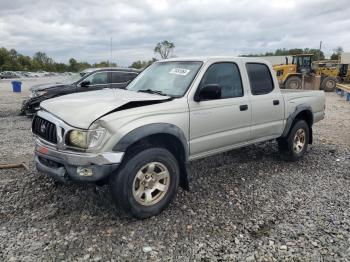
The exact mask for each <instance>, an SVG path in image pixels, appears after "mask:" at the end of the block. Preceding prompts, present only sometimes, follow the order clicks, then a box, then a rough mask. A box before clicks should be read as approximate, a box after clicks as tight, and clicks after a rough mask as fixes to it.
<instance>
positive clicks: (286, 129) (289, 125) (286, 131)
mask: <svg viewBox="0 0 350 262" xmlns="http://www.w3.org/2000/svg"><path fill="white" fill-rule="evenodd" d="M303 111H306V112H308V114H310V116H311V122H310V123H309V124H310V141H311V142H312V125H313V122H314V114H313V112H312V108H311V106H309V105H306V104H300V105H298V106H296V108H295V110H294V112H293V113H291V114H290V115H289V116H288V118H287V120H286V125H285V127H284V130H283V133H282V135H281V137H287V136H288V134H289V131H290V130H291V128H292V127H293V122H294V120H295V118H296V116H297V115H298V114H299V113H301V112H303Z"/></svg>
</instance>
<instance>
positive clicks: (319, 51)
mask: <svg viewBox="0 0 350 262" xmlns="http://www.w3.org/2000/svg"><path fill="white" fill-rule="evenodd" d="M321 48H322V41H320V49H319V50H318V61H320V59H321Z"/></svg>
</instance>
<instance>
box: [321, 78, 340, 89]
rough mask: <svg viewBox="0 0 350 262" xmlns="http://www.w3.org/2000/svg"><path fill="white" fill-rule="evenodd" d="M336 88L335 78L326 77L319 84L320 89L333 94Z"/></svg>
mask: <svg viewBox="0 0 350 262" xmlns="http://www.w3.org/2000/svg"><path fill="white" fill-rule="evenodd" d="M336 86H337V79H336V78H335V77H330V76H329V77H326V78H325V79H324V80H323V81H322V84H321V89H322V90H324V91H325V92H333V91H334V90H335V88H336Z"/></svg>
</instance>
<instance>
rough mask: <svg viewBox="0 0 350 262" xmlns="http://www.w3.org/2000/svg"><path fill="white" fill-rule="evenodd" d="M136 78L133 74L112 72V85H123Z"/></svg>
mask: <svg viewBox="0 0 350 262" xmlns="http://www.w3.org/2000/svg"><path fill="white" fill-rule="evenodd" d="M135 77H136V75H135V74H134V73H124V72H112V83H113V84H117V83H125V82H128V81H129V80H132V79H134V78H135Z"/></svg>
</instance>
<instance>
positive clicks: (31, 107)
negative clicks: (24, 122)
mask: <svg viewBox="0 0 350 262" xmlns="http://www.w3.org/2000/svg"><path fill="white" fill-rule="evenodd" d="M44 100H45V99H44V98H42V97H33V98H28V99H26V100H23V102H22V107H21V113H22V114H24V115H27V116H31V115H34V114H35V113H36V111H38V110H39V109H40V102H42V101H44Z"/></svg>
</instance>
